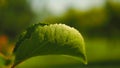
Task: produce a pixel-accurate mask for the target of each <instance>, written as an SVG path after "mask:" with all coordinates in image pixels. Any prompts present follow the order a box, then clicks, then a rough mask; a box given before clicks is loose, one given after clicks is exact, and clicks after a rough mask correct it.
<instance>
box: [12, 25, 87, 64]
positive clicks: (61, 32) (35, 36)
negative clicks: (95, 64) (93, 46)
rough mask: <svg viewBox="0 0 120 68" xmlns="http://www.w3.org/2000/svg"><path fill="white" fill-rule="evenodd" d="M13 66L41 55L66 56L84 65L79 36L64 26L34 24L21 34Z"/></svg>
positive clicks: (74, 30)
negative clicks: (80, 61)
mask: <svg viewBox="0 0 120 68" xmlns="http://www.w3.org/2000/svg"><path fill="white" fill-rule="evenodd" d="M14 52H15V55H16V59H15V64H14V66H15V65H17V64H19V63H21V62H23V61H24V60H26V59H28V58H31V57H35V56H42V55H66V56H72V57H74V58H77V59H80V60H82V61H83V62H84V63H86V61H87V60H86V54H85V45H84V40H83V37H82V36H81V34H80V33H79V32H78V31H77V30H76V29H74V28H73V27H69V26H67V25H64V24H49V25H46V24H40V23H39V24H34V25H33V26H31V27H29V28H28V29H27V30H26V31H25V32H23V34H21V36H20V38H19V40H18V42H17V44H16V47H15V50H14Z"/></svg>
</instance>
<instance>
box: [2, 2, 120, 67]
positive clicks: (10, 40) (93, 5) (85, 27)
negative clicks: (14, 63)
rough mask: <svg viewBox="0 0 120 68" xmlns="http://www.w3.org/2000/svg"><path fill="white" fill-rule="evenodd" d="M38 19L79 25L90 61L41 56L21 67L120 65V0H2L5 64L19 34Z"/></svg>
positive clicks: (3, 55)
mask: <svg viewBox="0 0 120 68" xmlns="http://www.w3.org/2000/svg"><path fill="white" fill-rule="evenodd" d="M38 22H43V23H64V24H67V25H69V26H71V27H74V28H76V29H78V30H79V31H80V32H81V34H82V35H83V37H84V39H85V43H86V52H87V58H88V65H83V64H81V63H80V62H79V61H77V60H74V59H72V58H68V57H62V56H41V57H36V58H31V59H29V60H27V61H25V62H24V63H22V64H20V65H19V66H18V67H17V68H33V67H36V68H80V67H81V68H120V1H119V0H92V1H90V0H0V66H1V67H4V65H5V64H6V62H3V61H4V60H6V57H7V59H8V57H9V56H10V55H11V52H12V50H13V48H14V45H15V42H16V41H17V40H16V39H17V38H18V35H19V34H20V33H21V32H23V31H24V30H25V29H26V28H27V27H28V26H29V25H31V24H33V23H38ZM6 38H7V39H6ZM11 46H12V47H11ZM10 47H11V49H10ZM8 49H9V50H8ZM8 54H9V55H8ZM2 62H3V63H2Z"/></svg>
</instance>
